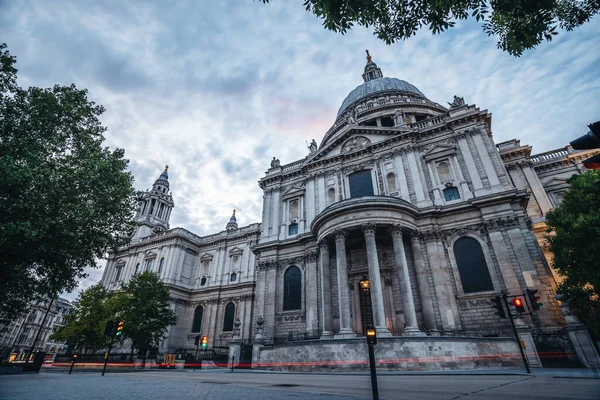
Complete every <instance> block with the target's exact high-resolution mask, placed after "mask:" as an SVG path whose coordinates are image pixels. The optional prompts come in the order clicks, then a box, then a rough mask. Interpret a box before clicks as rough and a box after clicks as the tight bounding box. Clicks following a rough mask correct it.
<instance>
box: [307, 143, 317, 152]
mask: <svg viewBox="0 0 600 400" xmlns="http://www.w3.org/2000/svg"><path fill="white" fill-rule="evenodd" d="M317 147H318V146H317V142H316V141H315V139H313V140H312V142H310V144H309V145H308V150H309V151H310V154H313V153H314V152H315V151H317Z"/></svg>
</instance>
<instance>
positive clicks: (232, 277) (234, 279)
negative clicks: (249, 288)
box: [229, 272, 237, 282]
mask: <svg viewBox="0 0 600 400" xmlns="http://www.w3.org/2000/svg"><path fill="white" fill-rule="evenodd" d="M229 280H230V281H231V282H235V281H236V280H237V274H236V273H235V272H234V273H233V274H231V277H230V278H229Z"/></svg>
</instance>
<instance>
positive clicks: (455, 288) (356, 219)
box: [102, 53, 594, 369]
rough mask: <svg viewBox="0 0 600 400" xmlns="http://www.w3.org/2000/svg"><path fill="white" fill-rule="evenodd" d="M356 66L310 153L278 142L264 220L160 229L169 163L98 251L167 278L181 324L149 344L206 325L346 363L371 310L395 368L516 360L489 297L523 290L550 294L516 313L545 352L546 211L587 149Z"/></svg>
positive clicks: (207, 329) (216, 343) (189, 339)
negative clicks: (212, 228)
mask: <svg viewBox="0 0 600 400" xmlns="http://www.w3.org/2000/svg"><path fill="white" fill-rule="evenodd" d="M367 54H368V53H367ZM362 79H363V83H362V84H361V85H359V86H358V87H356V88H355V89H354V90H352V91H351V92H350V93H349V94H348V96H347V97H346V98H345V99H344V101H343V102H342V104H341V106H340V108H339V111H338V113H337V116H336V117H335V121H334V123H333V125H332V126H331V128H330V129H329V130H328V131H327V132H325V134H324V136H323V138H322V140H321V141H320V143H319V144H317V142H316V141H314V140H313V141H312V143H311V144H310V146H309V152H308V155H307V156H306V157H304V158H302V159H300V160H297V161H294V162H291V163H287V164H282V163H281V162H280V161H279V160H278V159H277V158H275V157H274V158H273V159H272V161H271V164H270V168H269V169H268V170H267V172H266V173H265V175H264V176H263V177H262V178H261V179H260V181H259V187H260V189H262V191H263V199H264V200H263V208H262V221H260V222H256V223H252V224H249V225H246V226H241V227H240V226H238V222H237V218H236V215H235V210H234V211H233V215H232V216H231V218H230V219H229V221H228V222H227V223H226V225H225V229H224V230H223V231H221V232H217V233H214V234H212V235H207V236H198V235H195V234H194V233H192V232H189V231H187V230H186V229H183V228H171V227H170V226H169V217H170V215H171V211H172V209H173V208H174V200H173V196H172V194H171V188H170V186H169V176H168V168H165V171H164V172H163V173H162V174H161V175H160V176H159V177H158V179H157V180H156V182H155V183H154V185H153V187H152V189H151V190H149V191H146V192H145V193H144V194H143V196H142V198H141V200H140V204H139V209H138V213H137V215H136V220H137V222H138V228H137V231H136V233H135V235H134V236H133V239H132V241H131V244H130V245H128V246H127V247H124V248H121V249H119V250H118V251H116V252H113V253H111V254H110V255H109V258H108V262H107V265H106V268H105V271H104V275H103V277H102V284H103V285H104V286H106V287H107V288H109V289H111V290H119V288H120V287H121V285H122V284H123V283H124V282H125V281H127V280H128V279H130V278H131V277H132V276H134V275H136V274H137V273H139V272H141V271H153V272H154V273H156V274H158V275H159V276H160V278H161V279H162V280H163V281H164V282H165V284H167V286H168V287H169V288H170V291H171V297H172V307H173V309H174V310H175V312H176V314H177V324H176V325H174V326H171V327H170V328H169V330H168V332H167V333H166V336H165V339H164V340H163V341H162V342H161V344H160V346H159V349H158V351H159V352H160V353H163V354H165V353H181V352H186V351H187V352H190V351H193V349H194V348H195V346H194V339H195V337H196V336H198V335H202V336H207V337H208V340H209V348H211V347H222V346H230V347H231V348H232V350H231V351H232V353H230V354H232V355H235V354H237V358H236V359H237V360H240V357H241V359H242V361H244V357H245V356H244V354H246V353H247V352H243V351H242V353H240V348H241V347H243V346H249V348H250V350H251V351H250V354H251V355H249V356H248V357H250V359H248V360H247V361H248V362H252V363H253V365H254V366H260V365H261V364H263V365H271V366H272V365H274V364H277V363H280V364H281V365H282V366H283V367H281V368H282V369H285V368H288V369H289V368H290V365H298V363H304V364H302V365H303V366H304V367H303V368H307V367H306V366H307V365H308V366H309V367H310V366H312V367H315V368H316V367H317V364H318V365H320V366H322V365H324V364H327V363H329V362H332V360H333V361H335V362H339V365H352V364H353V363H354V362H358V361H357V360H362V359H364V354H363V353H364V352H366V350H364V347H365V345H364V335H365V328H366V326H371V325H372V326H374V327H375V329H376V332H377V337H378V339H379V344H378V346H377V351H378V352H379V357H382V358H383V359H386V360H391V361H389V363H388V364H387V365H388V366H389V367H390V368H391V369H393V368H409V367H410V366H411V365H412V366H413V367H415V368H416V369H427V368H430V369H436V368H454V367H460V368H468V367H477V366H486V365H488V364H485V363H486V362H488V361H489V360H491V361H489V366H493V365H508V364H506V363H507V360H512V361H514V362H515V363H517V364H518V360H517V361H515V360H514V354H515V353H517V354H518V348H517V347H516V345H515V341H514V336H513V337H512V339H511V332H512V331H511V326H510V323H509V322H508V320H507V319H502V318H500V317H498V316H496V315H494V312H495V310H494V308H493V307H492V306H491V303H490V299H491V298H493V297H495V296H498V295H500V293H501V292H502V291H506V292H508V293H509V294H511V295H521V296H522V295H523V292H524V291H525V290H526V289H534V290H538V296H539V297H541V300H540V301H541V303H543V304H544V306H543V307H542V308H541V309H540V310H539V311H537V312H534V313H531V315H523V316H522V318H517V325H518V328H519V332H520V338H521V340H522V342H523V343H524V345H525V346H526V348H527V357H528V359H529V361H530V363H531V365H533V366H536V363H537V364H538V366H541V361H540V358H539V356H538V352H540V351H542V350H540V349H541V348H544V349H546V348H545V347H544V346H546V344H545V343H543V340H542V339H540V337H542V338H543V337H544V336H543V335H547V334H552V333H553V332H559V331H561V330H564V329H565V326H566V325H568V324H567V322H569V321H567V320H566V319H565V315H563V314H565V313H564V310H561V309H562V308H564V305H561V304H560V302H559V301H557V300H555V297H554V296H555V293H554V287H555V285H556V282H557V280H558V279H560V277H559V276H558V275H556V274H555V273H554V271H553V270H552V268H551V266H550V261H551V254H549V253H548V250H547V248H546V245H545V243H544V239H543V236H544V235H545V229H546V225H545V217H544V216H545V213H546V212H548V211H549V210H551V209H552V208H553V207H556V206H557V205H558V204H560V201H561V199H562V193H563V192H564V191H565V190H566V189H567V187H568V185H567V183H566V179H568V178H569V177H570V176H572V175H573V174H579V173H582V172H583V171H584V170H585V169H584V167H583V166H582V164H581V161H582V160H583V159H585V158H586V157H587V156H589V152H576V151H574V150H572V149H571V148H570V147H568V146H567V147H565V148H562V149H558V150H554V151H550V152H546V153H543V154H538V155H532V154H531V150H532V148H531V147H530V146H527V145H523V144H521V143H520V142H519V140H510V141H507V142H503V143H495V142H494V139H493V136H492V116H491V114H490V113H489V112H488V111H487V110H481V109H479V108H478V107H477V106H475V105H473V104H468V103H467V102H465V100H464V99H463V98H461V97H458V96H454V99H453V101H452V102H450V103H448V107H446V106H444V105H441V104H438V103H436V102H434V101H432V100H430V99H429V98H427V96H426V95H425V94H423V93H422V92H421V91H420V90H419V89H418V88H417V87H415V86H414V85H412V84H410V83H408V82H406V81H403V80H400V79H396V78H390V77H384V75H383V72H382V70H381V69H380V68H379V67H378V66H377V64H375V63H374V62H373V61H372V59H371V56H369V55H368V56H367V63H366V66H365V67H364V73H363V74H362ZM173 189H174V191H175V193H176V190H177V188H173ZM224 222H225V221H224ZM561 311H562V312H561ZM581 340H584V339H581ZM575 341H576V340H575V339H573V338H571V342H575ZM567 342H569V340H566V341H565V349H566V351H567V352H568V350H569V349H571V350H573V349H575V350H573V351H572V353H573V354H575V353H577V355H578V356H579V358H580V359H581V357H582V356H581V355H580V354H579V351H578V349H577V348H576V347H577V346H576V345H574V344H573V343H571V342H569V343H567ZM236 346H237V347H236ZM535 349H537V351H535ZM415 357H416V358H419V359H422V360H427V359H428V358H429V359H430V360H435V361H431V362H420V361H416V362H415V361H414V359H415ZM444 357H446V358H445V359H444ZM461 357H462V358H461ZM511 357H512V358H511ZM406 360H413V361H406ZM458 360H467V361H464V363H463V361H458ZM474 360H475V361H474ZM482 360H488V361H485V362H484V361H482ZM494 362H495V363H496V364H494ZM581 362H583V363H584V364H585V361H581ZM311 363H312V364H311ZM461 363H462V364H461ZM593 363H594V360H593V359H592V360H591V364H593ZM484 364H485V365H484ZM330 367H331V365H329V367H328V368H330ZM363 367H364V366H363Z"/></svg>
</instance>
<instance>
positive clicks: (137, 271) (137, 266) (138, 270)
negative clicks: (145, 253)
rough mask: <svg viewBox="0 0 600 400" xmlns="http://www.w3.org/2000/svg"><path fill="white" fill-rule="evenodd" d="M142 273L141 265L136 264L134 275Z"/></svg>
mask: <svg viewBox="0 0 600 400" xmlns="http://www.w3.org/2000/svg"><path fill="white" fill-rule="evenodd" d="M139 272H140V263H137V264H135V271H134V272H133V275H137V274H138V273H139Z"/></svg>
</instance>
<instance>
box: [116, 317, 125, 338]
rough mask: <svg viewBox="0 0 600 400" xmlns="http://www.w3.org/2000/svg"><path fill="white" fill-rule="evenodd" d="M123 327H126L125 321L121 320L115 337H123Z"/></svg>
mask: <svg viewBox="0 0 600 400" xmlns="http://www.w3.org/2000/svg"><path fill="white" fill-rule="evenodd" d="M123 326H125V320H124V319H121V320H119V322H117V331H116V333H115V336H121V335H122V334H123Z"/></svg>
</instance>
